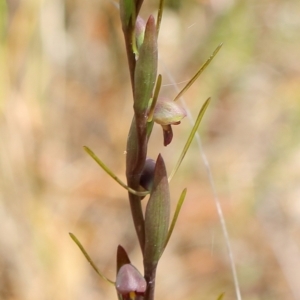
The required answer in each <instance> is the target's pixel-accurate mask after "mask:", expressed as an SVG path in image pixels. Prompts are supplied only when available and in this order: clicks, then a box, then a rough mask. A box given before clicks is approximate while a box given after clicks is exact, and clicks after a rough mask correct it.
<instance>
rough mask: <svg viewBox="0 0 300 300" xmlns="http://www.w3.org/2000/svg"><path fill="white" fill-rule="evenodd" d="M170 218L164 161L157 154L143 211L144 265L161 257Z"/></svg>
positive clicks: (154, 262)
mask: <svg viewBox="0 0 300 300" xmlns="http://www.w3.org/2000/svg"><path fill="white" fill-rule="evenodd" d="M169 219H170V191H169V183H168V178H167V172H166V167H165V163H164V161H163V158H162V156H161V155H160V154H159V156H158V158H157V161H156V165H155V170H154V179H153V188H152V191H151V194H150V198H149V201H148V203H147V207H146V212H145V250H144V266H145V268H146V269H151V268H153V267H155V266H156V265H157V263H158V261H159V258H160V257H161V254H162V252H163V250H164V246H165V243H166V238H167V235H168V227H169Z"/></svg>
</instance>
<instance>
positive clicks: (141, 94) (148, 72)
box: [134, 16, 157, 126]
mask: <svg viewBox="0 0 300 300" xmlns="http://www.w3.org/2000/svg"><path fill="white" fill-rule="evenodd" d="M156 76H157V36H156V28H155V21H154V18H153V16H150V17H149V19H148V22H147V24H146V29H145V37H144V42H143V44H142V45H141V47H140V50H139V58H138V60H137V62H136V68H135V73H134V87H135V88H134V111H135V115H136V118H137V120H138V121H140V120H141V121H142V122H145V126H146V122H147V118H145V117H146V113H147V110H148V103H149V100H150V98H152V92H153V88H154V84H155V81H156Z"/></svg>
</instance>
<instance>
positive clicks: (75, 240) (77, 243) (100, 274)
mask: <svg viewBox="0 0 300 300" xmlns="http://www.w3.org/2000/svg"><path fill="white" fill-rule="evenodd" d="M69 235H70V237H71V238H72V240H73V241H74V242H75V244H76V245H77V246H78V247H79V249H80V250H81V252H82V253H83V255H84V256H85V258H86V259H87V261H88V262H89V263H90V265H91V266H92V267H93V269H94V270H95V271H96V273H97V274H98V275H99V276H100V277H101V278H103V279H104V280H106V281H108V282H109V283H111V284H115V282H114V281H112V280H110V279H108V278H107V277H106V276H104V275H103V274H102V273H101V272H100V271H99V270H98V268H97V267H96V266H95V264H94V262H93V261H92V259H91V258H90V256H89V255H88V253H87V252H86V251H85V249H84V248H83V246H82V244H81V243H80V242H79V240H78V239H77V237H76V236H75V235H74V234H73V233H71V232H69Z"/></svg>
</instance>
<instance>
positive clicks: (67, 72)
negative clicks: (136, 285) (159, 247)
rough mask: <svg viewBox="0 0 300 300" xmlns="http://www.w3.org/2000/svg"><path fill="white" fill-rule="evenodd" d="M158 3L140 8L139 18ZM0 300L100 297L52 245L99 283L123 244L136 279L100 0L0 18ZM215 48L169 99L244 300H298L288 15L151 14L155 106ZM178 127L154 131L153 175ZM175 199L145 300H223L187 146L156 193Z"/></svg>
mask: <svg viewBox="0 0 300 300" xmlns="http://www.w3.org/2000/svg"><path fill="white" fill-rule="evenodd" d="M157 5H158V1H154V0H150V1H146V0H145V4H144V7H143V10H142V12H141V15H142V16H143V17H144V18H147V16H148V15H149V14H150V13H153V14H154V15H156V13H157V10H156V8H157ZM0 14H1V15H0V22H1V46H0V47H1V48H0V220H1V225H0V299H5V300H6V299H7V300H27V299H28V300H29V299H30V300H41V299H45V300H48V299H49V300H50V299H56V300H66V299H72V300H76V299H78V300H81V299H85V300H94V299H116V295H115V291H114V288H113V287H112V286H110V285H109V284H108V283H107V282H104V281H103V280H102V279H100V278H99V277H98V275H97V274H96V273H95V272H94V271H93V270H92V268H91V267H90V266H89V264H88V262H87V261H86V259H85V258H84V256H83V255H82V254H81V252H80V251H79V249H78V247H77V246H76V245H75V244H74V242H73V241H72V240H71V239H70V237H69V235H68V233H69V232H73V233H74V234H75V235H76V236H77V237H78V239H79V240H80V241H81V243H82V244H83V245H84V246H85V248H86V250H87V251H88V252H89V254H90V255H91V257H92V258H93V260H94V261H95V263H96V264H97V266H98V267H99V269H100V270H102V271H103V273H104V274H105V275H106V276H107V277H109V278H111V279H113V280H114V279H115V254H116V248H117V246H118V244H121V245H123V247H125V249H126V250H127V251H128V253H129V255H130V258H131V260H132V262H133V264H135V265H136V266H137V267H138V268H140V269H141V266H142V260H141V255H140V249H139V246H138V243H137V239H136V236H135V233H134V229H133V225H132V221H131V219H130V213H129V207H128V201H127V194H126V192H125V190H124V189H122V188H121V187H120V186H118V185H117V184H116V183H115V182H114V181H113V180H112V179H111V178H109V177H108V176H107V175H106V174H105V173H104V172H103V170H101V169H100V168H99V167H98V166H97V165H96V163H95V162H94V161H93V160H92V159H91V158H90V157H88V155H87V154H86V153H85V152H84V151H83V149H82V146H83V145H87V146H89V147H90V148H91V149H93V151H94V152H95V153H96V154H97V155H98V156H99V157H100V158H101V159H102V160H103V161H104V162H105V163H106V164H107V165H108V166H109V167H110V168H111V169H112V170H114V172H115V173H116V174H117V175H118V176H119V177H120V178H121V179H123V180H124V181H125V175H124V172H125V163H124V162H125V155H124V150H125V148H126V138H127V133H128V129H129V125H130V122H131V118H132V96H131V89H130V82H129V74H128V70H127V65H126V63H127V61H126V56H125V51H124V43H123V36H122V32H121V29H120V21H119V12H118V9H117V8H116V6H115V5H114V3H113V2H110V1H108V0H107V1H106V0H88V1H79V0H75V1H74V0H65V1H63V0H7V1H6V2H5V1H1V4H0ZM221 42H223V43H224V45H223V47H222V49H221V51H220V52H219V54H218V55H217V56H216V57H215V59H214V61H213V62H212V63H211V65H210V66H209V67H208V69H207V70H206V71H205V72H204V73H203V75H201V77H200V78H199V79H198V81H197V82H196V83H195V84H194V85H193V86H192V88H191V89H190V90H189V91H188V92H187V93H186V94H185V101H186V103H187V105H188V107H189V108H190V110H191V113H192V115H193V116H194V117H195V116H196V115H197V114H198V111H199V109H200V107H201V105H202V104H203V102H204V101H205V100H206V99H207V98H208V97H209V96H211V97H212V103H211V105H210V107H209V108H208V111H207V113H206V115H205V116H204V119H203V122H202V124H201V125H200V127H201V128H200V130H199V132H200V134H201V137H202V143H203V149H204V151H205V153H206V155H207V157H208V160H209V163H210V167H211V171H212V174H213V177H214V182H215V185H216V190H217V193H218V197H219V199H220V202H221V205H222V208H223V213H224V215H225V219H226V223H227V226H228V231H229V235H230V241H231V244H232V249H233V255H234V259H235V263H236V267H237V273H238V278H239V283H240V289H241V293H242V297H243V299H244V300H258V299H268V300H269V299H273V300H282V299H285V300H288V299H300V284H299V278H300V142H299V138H300V134H299V133H300V130H299V127H300V62H299V61H300V1H298V0H286V1H281V0H265V1H259V0H252V1H242V0H240V1H238V0H186V1H179V0H166V7H165V12H164V16H163V21H162V26H161V33H160V37H159V55H160V61H159V65H160V72H161V73H162V75H163V88H162V94H163V95H164V96H167V97H170V98H172V97H174V96H175V95H176V91H175V88H174V86H173V85H172V83H171V81H170V80H169V78H168V76H169V75H170V74H171V75H172V77H173V78H174V80H175V81H176V82H177V83H178V86H179V88H182V87H183V86H184V83H185V82H186V81H187V80H189V79H190V78H191V76H192V75H194V73H195V72H196V71H197V69H198V68H199V66H201V65H202V63H203V62H204V61H205V60H206V59H207V58H208V57H209V56H210V55H211V53H212V52H213V50H214V49H215V48H216V47H217V45H218V44H220V43H221ZM190 129H191V125H190V122H189V120H188V119H186V120H184V121H183V122H182V124H181V125H180V126H173V130H174V141H173V142H172V144H171V145H169V146H168V147H166V148H164V147H163V145H162V131H161V128H159V127H158V126H157V127H155V130H154V132H153V136H152V138H151V145H150V148H149V156H151V157H153V158H156V156H157V154H158V153H159V152H161V153H162V154H163V156H164V157H165V160H166V164H167V168H168V171H169V172H170V171H171V170H172V168H173V166H174V165H175V163H176V161H177V158H178V156H179V154H180V152H181V149H182V147H183V145H184V143H185V141H186V138H187V135H188V133H189V131H190ZM185 187H187V189H188V193H187V197H186V202H185V203H184V206H183V209H182V212H181V215H180V217H179V220H178V223H177V225H176V228H175V231H174V234H173V237H172V239H171V241H170V243H169V246H168V248H167V250H166V252H165V253H164V256H163V258H162V260H161V262H160V265H159V268H158V278H157V288H156V295H157V299H164V300H171V299H172V300H177V299H178V300H179V299H186V300H194V299H197V300H201V299H203V300H204V299H205V300H207V299H216V298H217V297H218V295H220V294H221V293H222V292H225V297H224V299H226V300H227V299H228V300H229V299H235V292H234V284H233V277H232V272H231V268H230V263H229V256H228V253H227V250H226V244H225V239H224V236H223V233H222V229H221V226H220V220H219V218H218V214H217V210H216V207H215V204H214V196H213V192H212V188H211V186H210V184H209V180H208V176H207V173H206V171H205V167H204V164H203V162H202V160H201V156H200V153H199V148H198V147H197V144H196V143H193V144H192V146H191V149H190V150H189V152H188V155H187V156H186V158H185V160H184V162H183V164H182V166H181V169H180V170H179V172H178V173H177V174H176V176H175V177H174V179H173V181H172V183H171V196H172V208H173V210H174V207H175V205H176V201H177V199H178V198H179V195H180V192H181V191H182V190H183V189H184V188H185Z"/></svg>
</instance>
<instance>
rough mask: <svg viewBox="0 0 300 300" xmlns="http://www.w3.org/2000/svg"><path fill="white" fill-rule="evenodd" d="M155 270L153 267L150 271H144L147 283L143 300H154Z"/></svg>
mask: <svg viewBox="0 0 300 300" xmlns="http://www.w3.org/2000/svg"><path fill="white" fill-rule="evenodd" d="M156 270H157V266H154V267H153V268H151V269H145V276H144V277H145V279H146V281H147V290H146V294H145V299H144V300H154V291H155V278H156Z"/></svg>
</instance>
